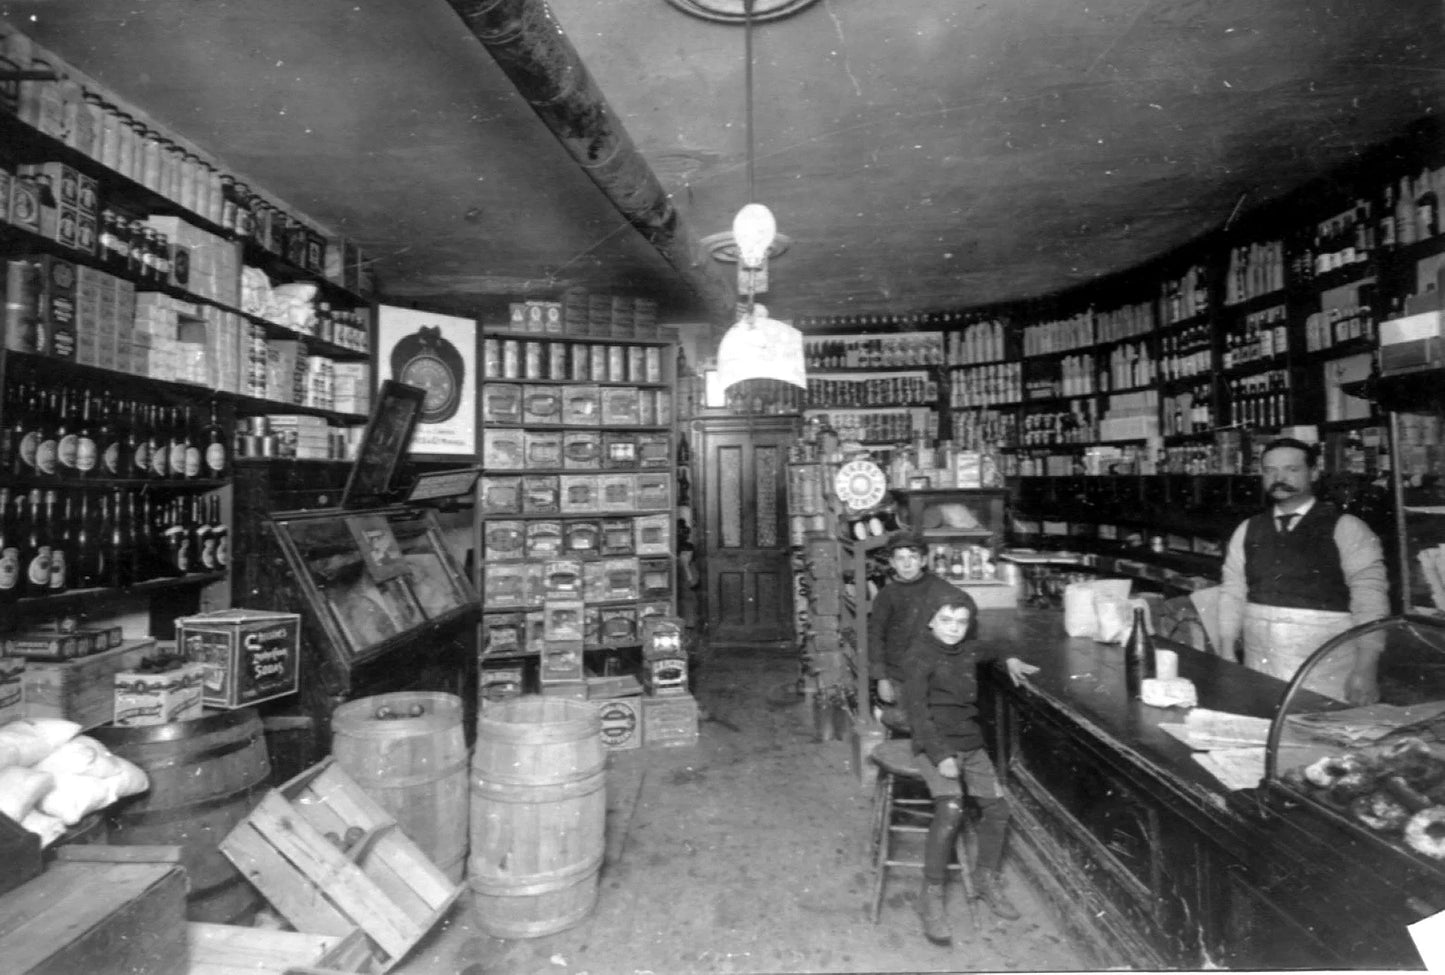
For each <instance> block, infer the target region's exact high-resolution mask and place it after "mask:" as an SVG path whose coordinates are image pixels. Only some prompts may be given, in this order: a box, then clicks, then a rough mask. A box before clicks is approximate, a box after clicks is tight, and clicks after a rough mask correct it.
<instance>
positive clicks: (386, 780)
mask: <svg viewBox="0 0 1445 975" xmlns="http://www.w3.org/2000/svg"><path fill="white" fill-rule="evenodd" d="M332 754H333V755H335V754H336V752H335V750H334V749H333V751H332ZM337 764H338V765H341V767H342V768H343V769H344V770H345V771H346V774H347V775H349V776H351V777H352V778H353V779H355V780H356V784H357V785H363V786H365V787H366V788H367V789H371V788H377V789H404V788H409V787H411V786H414V785H426V784H427V783H428V782H440V781H441V780H443V779H446V778H450V777H451V776H453V775H456V774H457V773H458V772H465V771H466V770H467V765H468V762H467V758H466V756H465V755H464V756H462V759H461V761H458V762H453V763H452V764H450V765H447V766H445V767H443V768H440V769H437V770H436V771H435V772H418V773H416V774H415V775H395V776H391V775H388V776H380V777H378V776H371V775H366V774H365V773H362V772H358V771H356V770H355V769H352V768H350V767H348V766H346V765H344V764H342V763H339V762H338V763H337Z"/></svg>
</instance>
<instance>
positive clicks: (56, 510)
mask: <svg viewBox="0 0 1445 975" xmlns="http://www.w3.org/2000/svg"><path fill="white" fill-rule="evenodd" d="M70 516H71V510H70V496H69V495H68V494H67V495H66V497H65V502H64V504H63V505H62V504H61V501H60V498H59V492H57V491H56V490H55V489H54V488H52V489H51V490H49V491H46V492H45V521H46V523H47V524H49V525H50V583H49V591H50V592H51V593H61V592H65V590H67V589H69V588H70V570H71V564H72V562H73V560H74V558H75V555H74V550H73V549H72V547H71V546H72V544H73V538H72V535H71V524H70Z"/></svg>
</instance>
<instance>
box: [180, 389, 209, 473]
mask: <svg viewBox="0 0 1445 975" xmlns="http://www.w3.org/2000/svg"><path fill="white" fill-rule="evenodd" d="M181 436H182V440H183V441H184V442H185V446H186V451H185V461H184V464H183V467H184V472H185V477H186V480H188V481H193V480H195V479H196V478H198V477H200V476H202V475H203V474H205V473H206V469H205V464H206V462H205V459H204V458H203V457H202V455H201V451H202V449H203V448H202V446H201V438H200V436H199V435H198V434H197V432H196V420H195V414H193V413H192V412H191V408H190V407H189V406H188V407H186V413H185V421H184V429H183V430H182V434H181Z"/></svg>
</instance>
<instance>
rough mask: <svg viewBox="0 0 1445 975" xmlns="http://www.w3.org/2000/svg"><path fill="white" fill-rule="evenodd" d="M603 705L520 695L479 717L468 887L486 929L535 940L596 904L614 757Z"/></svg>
mask: <svg viewBox="0 0 1445 975" xmlns="http://www.w3.org/2000/svg"><path fill="white" fill-rule="evenodd" d="M601 730H602V729H601V722H600V720H599V719H598V716H597V708H596V706H595V705H592V704H589V703H587V702H586V701H574V700H569V699H567V698H549V697H522V698H518V699H516V700H513V701H502V702H499V703H497V704H494V705H489V706H488V707H487V709H486V711H485V712H483V713H482V714H481V715H480V716H478V718H477V741H476V746H475V748H474V749H473V754H472V816H471V820H472V855H471V857H470V859H469V860H468V883H469V884H470V886H471V889H472V903H473V904H474V905H475V906H476V917H477V923H478V925H479V926H480V927H481V928H482V929H483V930H485V931H486V932H487V933H488V934H491V935H494V936H496V937H499V938H535V937H540V936H542V935H546V934H552V933H554V932H557V931H562V930H565V929H566V928H569V927H572V926H573V925H574V924H577V923H579V922H580V921H582V920H583V919H584V918H586V917H587V915H588V914H589V913H591V911H592V907H593V905H594V904H595V903H596V902H597V873H598V869H599V868H600V867H601V865H602V853H603V846H604V835H603V830H604V826H605V822H606V818H607V789H606V777H607V757H606V754H605V752H604V750H603V745H602V737H601Z"/></svg>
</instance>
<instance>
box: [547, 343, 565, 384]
mask: <svg viewBox="0 0 1445 975" xmlns="http://www.w3.org/2000/svg"><path fill="white" fill-rule="evenodd" d="M547 378H548V379H566V378H567V343H565V342H548V343H547Z"/></svg>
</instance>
